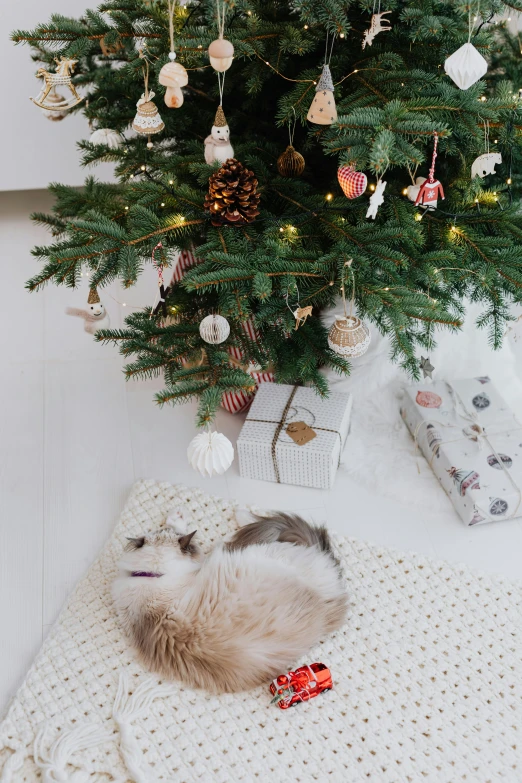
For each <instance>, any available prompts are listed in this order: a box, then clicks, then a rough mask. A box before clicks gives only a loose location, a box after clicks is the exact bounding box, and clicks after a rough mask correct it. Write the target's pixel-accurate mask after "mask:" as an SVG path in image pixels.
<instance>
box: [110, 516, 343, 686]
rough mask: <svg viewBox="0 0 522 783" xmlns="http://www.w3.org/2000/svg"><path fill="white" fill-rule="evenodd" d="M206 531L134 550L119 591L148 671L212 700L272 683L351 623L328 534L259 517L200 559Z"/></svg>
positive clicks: (152, 540)
mask: <svg viewBox="0 0 522 783" xmlns="http://www.w3.org/2000/svg"><path fill="white" fill-rule="evenodd" d="M196 532H197V531H194V532H191V533H188V534H187V533H186V532H185V531H184V530H182V529H181V528H180V514H179V513H177V514H176V517H175V519H174V520H172V519H169V520H167V526H166V527H164V528H160V529H159V530H157V531H156V532H153V533H151V534H147V535H144V536H142V537H140V538H133V539H130V540H129V544H128V545H127V547H126V550H125V552H124V555H123V557H122V559H121V561H120V564H119V574H118V576H117V577H116V579H115V581H114V583H113V590H112V593H113V598H114V602H115V606H116V609H117V612H118V615H119V617H120V619H121V622H122V625H123V628H124V631H125V633H126V634H127V636H128V638H129V640H130V642H131V643H132V644H133V646H134V647H135V648H136V650H137V653H138V656H139V658H140V659H141V662H142V663H143V664H144V666H145V667H146V668H147V669H149V670H151V671H154V672H156V673H158V674H159V675H160V676H162V677H165V678H169V679H177V680H181V681H182V682H183V683H184V684H186V685H187V686H190V687H193V688H203V689H205V690H207V691H209V692H212V693H225V692H237V691H245V690H249V689H251V688H254V687H256V686H258V685H261V684H263V683H267V682H270V680H272V679H273V678H274V677H276V676H277V675H278V674H280V673H281V672H282V671H287V670H288V666H289V665H291V664H292V663H293V662H295V661H296V660H297V659H298V658H300V657H301V656H303V655H305V653H307V652H308V650H309V649H310V648H311V647H313V646H314V645H316V644H317V643H318V642H319V641H320V640H321V639H323V638H324V637H325V636H326V635H327V634H329V633H332V632H333V631H335V630H336V629H337V628H339V627H340V626H341V625H343V623H344V622H345V619H346V614H347V607H348V597H347V594H346V590H345V587H344V583H343V579H342V575H341V571H340V567H339V563H338V562H337V560H336V559H335V556H334V555H333V553H332V548H331V543H330V538H329V536H328V533H327V531H326V529H325V528H324V527H313V526H312V525H309V524H308V523H307V522H305V520H303V519H301V518H300V517H298V516H295V515H290V514H284V513H274V514H272V515H271V516H267V517H261V516H255V517H254V521H252V522H250V524H247V525H246V526H244V527H242V528H240V529H239V530H238V531H237V532H236V533H235V534H234V535H233V537H232V538H231V540H230V541H228V542H223V543H220V544H218V545H216V546H215V547H214V549H213V550H212V551H211V552H210V553H209V554H207V555H201V553H200V551H199V548H198V547H197V545H196V544H195V542H194V537H195V534H196Z"/></svg>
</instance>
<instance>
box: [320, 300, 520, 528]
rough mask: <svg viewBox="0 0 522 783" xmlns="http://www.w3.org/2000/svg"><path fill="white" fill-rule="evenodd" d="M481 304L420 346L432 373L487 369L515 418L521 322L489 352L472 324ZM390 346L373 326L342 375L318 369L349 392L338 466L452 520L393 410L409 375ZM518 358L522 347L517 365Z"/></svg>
mask: <svg viewBox="0 0 522 783" xmlns="http://www.w3.org/2000/svg"><path fill="white" fill-rule="evenodd" d="M483 309H484V308H483V307H482V306H481V305H477V304H471V303H468V307H467V315H466V322H465V325H464V327H463V329H462V331H461V332H459V333H457V334H455V333H451V332H449V331H447V330H440V331H439V332H438V333H437V347H436V348H435V350H433V351H430V352H427V353H429V356H430V357H431V363H432V364H433V365H434V366H435V372H434V374H433V378H434V379H437V380H455V379H458V378H474V377H476V376H480V375H489V377H490V378H491V380H492V381H493V383H494V384H495V385H496V386H497V388H498V389H499V390H500V392H501V394H502V396H503V397H504V399H505V400H506V401H507V402H508V403H509V405H511V407H512V409H513V411H514V412H515V415H516V416H517V417H518V418H519V419H520V420H522V378H521V376H520V375H519V374H518V371H517V357H516V353H515V349H516V348H517V342H516V341H517V339H518V340H520V339H521V338H522V322H521V323H518V324H516V325H515V327H514V328H513V330H512V331H511V332H510V334H509V336H508V337H506V339H505V340H504V344H503V346H502V348H501V349H500V350H499V351H493V350H492V349H491V347H490V345H489V343H488V338H487V332H486V331H485V330H483V329H477V327H476V325H475V320H476V318H477V316H478V315H479V314H480V313H481V312H482V310H483ZM333 312H336V311H332V312H331V313H329V314H327V315H326V316H325V318H324V321H325V324H326V325H328V326H329V325H330V322H332V323H333ZM520 350H522V343H521V344H520ZM389 353H390V344H389V341H388V339H387V338H383V337H382V336H381V335H380V334H379V332H377V331H376V329H375V328H373V327H372V342H371V344H370V348H369V350H368V352H367V353H366V354H365V355H364V356H362V357H360V358H359V359H354V360H352V373H351V375H350V376H349V377H348V378H345V377H339V375H337V374H335V373H333V372H328V371H327V372H325V375H326V377H327V378H328V380H329V383H330V386H331V388H332V390H334V391H346V392H351V393H352V394H353V397H354V402H353V411H352V423H351V429H350V435H349V438H348V440H347V443H346V448H345V449H344V453H343V457H342V465H341V469H342V470H344V471H346V472H347V473H349V474H350V476H352V477H353V478H354V479H355V480H356V481H357V483H358V484H360V485H363V486H366V487H368V488H369V489H371V491H372V492H373V493H375V494H377V495H382V496H384V497H390V498H393V499H395V500H400V501H402V502H406V503H407V504H408V505H409V506H417V507H419V508H421V509H422V511H423V513H424V514H426V513H438V514H440V513H447V514H449V515H453V516H455V518H456V519H457V517H456V512H455V511H454V509H453V506H452V505H451V502H450V500H449V499H448V497H447V496H446V495H445V493H444V492H443V491H441V488H440V482H439V481H438V479H437V478H435V476H434V474H433V472H432V471H431V469H430V467H429V465H428V463H427V462H426V460H424V459H423V457H422V456H421V457H420V458H419V457H417V456H416V455H415V448H414V444H413V439H412V437H411V435H410V433H409V432H408V430H407V428H406V426H405V424H404V422H403V421H402V419H401V417H400V414H399V407H400V392H401V389H402V387H403V386H404V385H406V384H409V383H411V380H410V378H409V377H408V376H407V375H406V374H405V373H404V372H403V371H402V370H401V369H400V368H399V367H397V365H396V364H393V363H392V362H391V361H389V359H388V355H389ZM425 353H426V352H425ZM521 357H522V353H520V354H519V359H518V364H519V365H520V364H521V362H520V358H521ZM419 469H420V475H419ZM337 480H339V479H337Z"/></svg>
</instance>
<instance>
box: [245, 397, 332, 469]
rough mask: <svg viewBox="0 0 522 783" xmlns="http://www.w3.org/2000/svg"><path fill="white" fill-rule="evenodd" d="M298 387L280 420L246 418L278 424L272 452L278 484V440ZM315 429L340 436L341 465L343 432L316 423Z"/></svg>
mask: <svg viewBox="0 0 522 783" xmlns="http://www.w3.org/2000/svg"><path fill="white" fill-rule="evenodd" d="M298 388H299V386H298V385H297V384H296V385H295V386H294V388H293V389H292V391H291V394H290V397H289V398H288V401H287V403H286V405H285V408H284V410H283V413H282V414H281V418H280V420H279V421H276V420H275V419H253V418H251V417H250V416H247V418H246V421H257V422H260V423H263V424H277V427H276V429H275V432H274V437H273V438H272V445H271V453H272V462H273V463H274V472H275V476H276V481H277V483H278V484H280V483H281V476H280V473H279V465H278V463H277V451H276V450H277V441H278V440H279V436H280V435H281V431H282V429H283V427H284V426H285V424H286V417H287V416H288V413H289V411H290V408H291V407H292V402H293V400H294V397H295V395H296V392H297V390H298ZM313 429H314V430H321V431H323V432H333V433H335V434H336V435H338V436H339V445H340V449H339V461H338V464H337V467H339V465H340V464H341V451H342V447H343V441H342V438H341V433H340V432H339V430H332V429H330V428H329V427H317V426H316V425H315V424H314V425H313ZM296 445H297V444H296Z"/></svg>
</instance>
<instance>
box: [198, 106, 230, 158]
mask: <svg viewBox="0 0 522 783" xmlns="http://www.w3.org/2000/svg"><path fill="white" fill-rule="evenodd" d="M233 157H234V149H233V147H232V144H231V143H230V128H229V127H228V124H227V120H226V117H225V112H224V111H223V107H222V106H221V105H220V106H218V109H217V112H216V116H215V118H214V124H213V126H212V130H211V131H210V136H207V138H206V139H205V161H206V162H207V163H209V164H211V163H216V162H218V163H225V161H226V160H228V159H229V158H233Z"/></svg>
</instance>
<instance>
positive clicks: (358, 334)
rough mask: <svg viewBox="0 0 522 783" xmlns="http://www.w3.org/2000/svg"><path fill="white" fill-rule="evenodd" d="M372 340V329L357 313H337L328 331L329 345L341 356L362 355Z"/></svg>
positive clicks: (354, 356)
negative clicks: (345, 314)
mask: <svg viewBox="0 0 522 783" xmlns="http://www.w3.org/2000/svg"><path fill="white" fill-rule="evenodd" d="M370 342H371V334H370V330H369V329H368V327H367V326H366V324H365V323H363V321H361V319H360V318H357V316H355V315H348V316H344V315H336V316H335V323H334V325H333V326H332V328H331V329H330V331H329V332H328V346H329V348H331V349H332V351H334V352H335V353H337V354H339V355H340V356H346V357H349V358H352V359H355V358H357V357H358V356H362V355H363V354H364V353H366V351H367V350H368V348H369V345H370Z"/></svg>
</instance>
